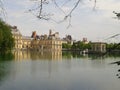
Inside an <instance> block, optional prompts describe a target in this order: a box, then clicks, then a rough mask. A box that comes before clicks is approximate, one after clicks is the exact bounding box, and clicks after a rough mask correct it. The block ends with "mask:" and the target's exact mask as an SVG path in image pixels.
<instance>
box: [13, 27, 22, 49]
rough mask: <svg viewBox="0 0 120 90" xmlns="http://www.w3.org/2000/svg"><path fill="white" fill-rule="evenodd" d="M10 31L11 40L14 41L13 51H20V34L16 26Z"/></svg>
mask: <svg viewBox="0 0 120 90" xmlns="http://www.w3.org/2000/svg"><path fill="white" fill-rule="evenodd" d="M11 29H12V31H11V32H12V34H13V38H14V40H15V47H14V49H22V34H21V33H20V31H19V30H18V29H17V27H16V26H13V27H11Z"/></svg>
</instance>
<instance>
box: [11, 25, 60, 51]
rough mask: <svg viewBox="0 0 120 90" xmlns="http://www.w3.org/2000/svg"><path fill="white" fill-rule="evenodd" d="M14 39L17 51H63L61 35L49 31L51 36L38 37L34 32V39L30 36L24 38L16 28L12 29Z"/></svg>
mask: <svg viewBox="0 0 120 90" xmlns="http://www.w3.org/2000/svg"><path fill="white" fill-rule="evenodd" d="M11 28H12V34H13V38H14V39H15V47H14V48H15V49H31V50H39V51H40V50H42V51H61V50H62V41H61V40H60V38H59V33H58V32H56V33H53V34H52V30H50V31H49V35H46V34H45V35H41V36H38V35H37V34H36V32H35V31H34V32H33V33H32V38H31V37H28V36H22V34H21V33H20V31H19V30H18V29H17V27H16V26H14V27H11Z"/></svg>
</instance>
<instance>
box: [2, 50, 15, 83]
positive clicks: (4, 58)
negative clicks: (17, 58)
mask: <svg viewBox="0 0 120 90" xmlns="http://www.w3.org/2000/svg"><path fill="white" fill-rule="evenodd" d="M13 59H14V55H13V54H12V53H11V52H8V53H0V82H1V81H3V80H4V78H6V77H7V75H8V74H9V73H10V68H9V66H10V65H8V64H9V63H8V62H9V61H11V60H13Z"/></svg>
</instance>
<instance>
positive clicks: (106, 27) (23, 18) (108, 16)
mask: <svg viewBox="0 0 120 90" xmlns="http://www.w3.org/2000/svg"><path fill="white" fill-rule="evenodd" d="M3 1H4V7H5V10H6V12H7V22H8V23H9V24H11V25H16V26H18V29H19V30H20V32H21V33H22V34H23V35H27V36H31V33H32V31H37V34H38V35H41V34H48V32H49V29H53V31H55V32H59V33H60V36H61V37H63V36H65V35H66V34H71V35H72V37H73V38H74V39H77V40H82V38H83V37H87V38H88V40H92V41H98V40H102V39H105V38H107V37H109V36H111V35H114V34H117V33H120V20H117V19H113V17H115V15H114V14H113V13H112V12H113V11H116V12H120V0H98V2H97V7H96V10H95V11H93V6H94V3H93V2H92V1H93V0H92V1H91V2H90V1H89V0H84V2H81V3H80V4H79V6H78V7H77V8H76V10H75V11H74V12H73V14H72V22H71V24H72V27H70V28H69V29H67V28H66V27H67V25H68V22H67V21H65V22H63V23H60V24H57V23H55V22H53V21H44V20H39V19H37V18H36V17H35V16H34V15H32V14H31V13H26V11H27V10H28V9H29V8H31V7H33V3H32V2H30V1H29V0H3ZM59 1H62V0H59ZM62 8H63V10H64V11H66V12H68V11H69V9H70V8H71V3H70V5H67V6H64V7H62ZM46 10H47V11H48V12H52V14H54V16H53V18H54V19H55V20H56V21H59V20H61V19H62V18H63V15H64V14H63V13H62V12H61V11H60V10H58V8H55V5H53V4H50V6H48V7H46Z"/></svg>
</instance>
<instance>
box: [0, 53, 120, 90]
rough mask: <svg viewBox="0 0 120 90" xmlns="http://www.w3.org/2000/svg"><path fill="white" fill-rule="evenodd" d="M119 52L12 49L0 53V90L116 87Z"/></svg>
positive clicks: (103, 89) (119, 84) (101, 89)
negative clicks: (115, 53) (101, 53)
mask: <svg viewBox="0 0 120 90" xmlns="http://www.w3.org/2000/svg"><path fill="white" fill-rule="evenodd" d="M119 60H120V55H119V54H118V55H105V56H97V55H88V54H84V55H81V54H79V53H75V52H73V53H71V52H30V51H14V52H13V53H8V54H7V55H0V90H120V79H119V69H120V66H118V65H116V64H111V63H112V62H115V61H119Z"/></svg>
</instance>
